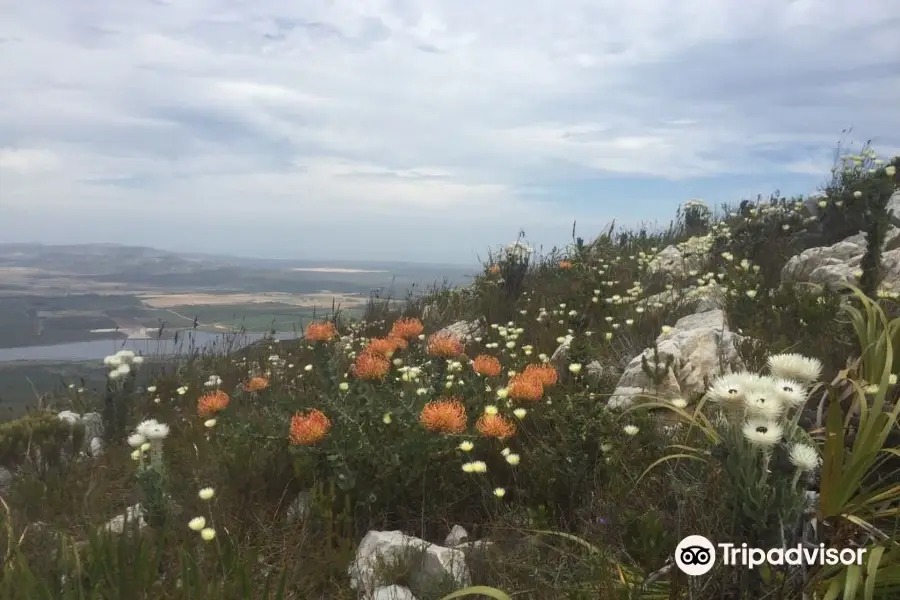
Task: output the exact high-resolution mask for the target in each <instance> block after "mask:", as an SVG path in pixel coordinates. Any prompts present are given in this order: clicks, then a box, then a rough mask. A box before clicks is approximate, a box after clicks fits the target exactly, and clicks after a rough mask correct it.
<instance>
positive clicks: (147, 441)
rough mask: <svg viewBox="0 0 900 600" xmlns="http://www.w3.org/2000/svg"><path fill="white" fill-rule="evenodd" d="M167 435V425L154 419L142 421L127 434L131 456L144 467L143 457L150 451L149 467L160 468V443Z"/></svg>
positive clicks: (159, 469)
mask: <svg viewBox="0 0 900 600" xmlns="http://www.w3.org/2000/svg"><path fill="white" fill-rule="evenodd" d="M168 435H169V426H168V425H166V424H165V423H160V422H159V421H157V420H156V419H147V420H146V421H142V422H141V423H140V424H139V425H138V426H137V427H135V429H134V432H133V433H132V434H131V435H129V436H128V445H129V446H131V448H132V449H133V451H132V453H131V458H132V459H133V460H135V461H137V462H138V465H139V467H141V468H144V467H145V466H146V465H145V462H144V457H145V455H146V453H147V452H149V453H150V467H152V468H154V469H156V470H158V471H161V470H162V443H163V440H164V439H166V437H167V436H168Z"/></svg>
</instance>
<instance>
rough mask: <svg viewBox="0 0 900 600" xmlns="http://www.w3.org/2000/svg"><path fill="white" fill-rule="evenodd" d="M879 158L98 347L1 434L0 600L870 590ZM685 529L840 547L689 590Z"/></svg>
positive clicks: (883, 352)
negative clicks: (284, 307)
mask: <svg viewBox="0 0 900 600" xmlns="http://www.w3.org/2000/svg"><path fill="white" fill-rule="evenodd" d="M898 163H900V161H898V159H894V160H893V162H892V163H890V164H885V163H884V162H883V161H880V160H878V159H877V158H876V157H875V156H874V155H873V154H872V153H871V151H869V150H868V149H864V150H863V152H862V154H861V155H858V156H847V157H842V159H841V161H840V163H839V164H838V166H837V167H836V170H835V173H834V179H833V181H831V182H830V183H829V184H828V185H827V186H826V187H825V189H824V191H823V194H822V195H821V196H820V197H818V198H816V199H812V200H810V199H803V198H792V199H787V198H781V197H777V196H776V197H772V198H770V199H768V200H759V201H757V202H744V203H742V204H741V205H740V206H739V207H737V208H734V209H728V208H725V209H724V211H714V210H712V209H710V208H709V207H707V206H706V205H704V204H703V203H701V202H697V201H693V202H690V203H688V204H686V205H685V206H684V207H683V209H682V210H681V211H680V212H679V216H678V219H677V220H676V222H675V223H673V224H672V226H671V227H670V228H669V229H668V230H666V231H664V232H656V233H653V232H647V231H639V232H637V233H634V232H628V231H617V230H615V229H614V228H610V230H609V231H608V232H605V233H604V234H603V235H600V236H599V237H597V238H596V239H595V240H593V241H589V242H586V241H584V240H581V239H576V240H575V241H574V243H573V245H572V246H571V247H570V248H567V249H555V250H553V251H551V252H549V253H546V254H539V253H537V252H534V251H533V250H532V249H531V248H529V247H528V245H527V242H526V239H525V238H524V236H520V237H519V239H517V241H516V243H515V244H513V245H512V246H510V247H509V248H507V249H505V250H502V251H500V252H495V253H493V254H491V255H490V256H489V257H488V260H487V261H486V264H485V265H484V266H483V271H482V272H481V273H480V274H479V275H478V276H477V277H475V279H474V281H473V283H472V284H471V285H470V286H468V287H466V288H463V289H446V288H441V289H434V290H433V291H432V292H431V293H429V294H427V295H425V296H424V297H421V298H413V297H410V298H409V299H407V300H406V301H393V300H386V299H376V298H373V300H372V301H371V302H370V304H369V306H368V310H367V312H366V315H365V317H364V318H363V319H361V320H349V319H345V318H343V317H342V316H341V315H340V314H335V315H331V316H330V317H329V318H327V319H324V320H321V321H319V322H315V323H313V324H311V325H309V326H308V327H307V328H306V330H305V332H304V333H303V336H302V337H301V338H300V339H294V340H280V341H278V340H274V339H267V340H265V341H264V342H262V343H259V344H255V345H252V346H250V347H249V348H246V349H243V350H241V351H239V352H237V353H233V354H230V355H225V354H217V353H206V354H193V355H190V356H185V357H181V358H179V359H177V360H172V361H171V362H170V363H168V364H166V365H165V368H160V367H159V366H158V365H157V364H156V363H152V362H150V361H148V362H146V363H143V364H142V361H141V360H140V357H134V356H133V355H129V354H120V355H117V356H113V357H109V358H108V359H107V361H106V363H107V366H108V367H109V368H110V380H109V383H108V386H107V389H106V390H104V391H102V393H101V394H99V395H98V396H97V397H96V398H92V397H91V395H90V393H89V392H88V391H85V392H84V393H79V395H78V406H71V405H66V404H65V399H60V400H59V402H57V403H56V406H55V409H56V410H67V409H72V410H73V411H74V412H66V413H62V414H63V417H64V418H60V417H59V416H57V414H56V413H55V411H50V410H49V408H44V409H42V411H40V412H35V413H33V414H29V415H28V416H26V417H24V418H22V419H20V420H17V421H13V422H9V423H5V424H3V425H0V459H2V465H3V466H4V468H5V469H6V470H5V471H4V472H3V473H0V475H4V477H3V478H2V480H0V485H2V487H0V493H2V499H3V502H2V507H0V508H2V512H0V522H2V526H3V531H4V532H5V535H4V536H3V539H2V540H0V558H2V566H0V568H2V571H0V597H2V598H7V599H10V600H21V599H32V598H33V599H35V600H56V599H62V600H69V599H76V598H77V599H81V598H84V599H88V598H91V599H93V598H104V599H108V600H131V599H151V598H152V599H157V598H158V599H184V600H187V599H201V600H206V599H222V600H224V599H260V600H263V599H270V598H279V599H288V598H290V599H297V600H308V599H318V598H322V599H326V598H327V599H340V598H348V599H349V598H358V597H368V598H373V597H374V598H395V597H396V598H418V599H419V600H428V599H434V600H438V599H442V598H454V597H461V596H464V595H468V596H471V597H481V598H485V597H487V598H536V599H544V598H546V599H555V598H560V599H562V598H569V599H572V598H574V599H585V600H587V599H597V598H600V599H636V598H659V599H663V598H668V599H691V600H707V599H708V600H720V599H734V600H738V599H741V600H744V599H746V600H758V599H761V598H766V599H773V600H774V599H795V598H796V599H801V598H806V599H810V600H813V599H816V600H831V599H838V598H843V599H845V600H851V599H854V600H855V599H857V598H859V599H864V600H874V599H876V598H880V599H884V600H888V599H891V598H898V597H900V483H898V481H900V477H898V473H900V471H898V469H900V452H898V451H897V446H898V437H900V427H898V413H900V404H898V402H897V398H898V396H900V386H898V384H897V375H898V374H900V310H898V303H897V298H898V292H900V267H898V265H900V257H898V256H894V254H893V253H895V252H896V250H895V245H894V243H893V240H895V239H897V231H896V230H895V229H894V228H893V225H892V215H891V209H892V206H891V203H892V195H893V194H895V190H896V189H897V183H898V178H897V166H898ZM893 198H895V199H896V198H897V196H896V195H894V196H893ZM860 232H862V235H861V236H860ZM853 236H855V237H853ZM848 238H852V239H853V240H855V241H846V242H845V241H844V240H847V239H848ZM839 242H841V243H843V244H844V245H843V246H841V248H840V252H835V251H833V249H831V248H829V247H830V246H832V245H833V244H836V243H839ZM855 249H857V250H858V252H857V251H856V250H855ZM136 359H137V360H136ZM138 369H144V370H147V369H153V372H152V373H150V375H151V381H152V385H151V386H149V387H147V388H141V387H139V386H137V385H136V383H135V379H134V378H135V373H136V371H137V370H138ZM145 376H147V373H146V372H144V373H142V380H143V377H145ZM93 411H96V412H93ZM95 414H96V415H97V416H96V417H95V416H94V415H95ZM95 419H99V420H100V421H101V422H102V425H103V427H102V429H103V431H102V432H101V431H98V429H97V428H96V427H94V420H95ZM86 432H87V433H86ZM104 432H105V433H104ZM448 534H449V535H448ZM688 535H702V536H705V537H707V538H709V539H710V540H713V541H714V542H717V543H720V542H721V543H733V544H736V545H737V546H740V545H741V544H743V543H746V544H748V545H749V546H752V547H761V548H788V547H796V546H797V545H801V546H806V547H809V548H819V547H828V548H854V549H862V550H865V552H863V553H862V554H863V557H864V560H863V563H862V564H861V565H842V564H837V565H830V564H810V565H792V564H787V565H779V564H768V565H763V566H760V567H757V568H755V569H752V570H751V569H745V568H740V567H732V566H727V565H724V564H721V563H717V564H716V565H715V566H714V567H713V568H712V569H711V570H710V571H709V572H708V573H706V574H705V575H702V576H697V577H690V576H688V575H686V574H685V573H682V572H681V571H680V570H679V569H678V568H677V567H676V566H675V563H674V552H675V548H676V546H677V545H678V543H679V541H680V540H681V539H682V538H685V537H687V536H688Z"/></svg>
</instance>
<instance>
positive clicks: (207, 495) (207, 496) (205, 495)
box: [197, 487, 216, 500]
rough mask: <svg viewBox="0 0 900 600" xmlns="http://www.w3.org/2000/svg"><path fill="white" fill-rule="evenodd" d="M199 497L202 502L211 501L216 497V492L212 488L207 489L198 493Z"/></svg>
mask: <svg viewBox="0 0 900 600" xmlns="http://www.w3.org/2000/svg"><path fill="white" fill-rule="evenodd" d="M197 495H198V496H199V497H200V499H201V500H211V499H212V497H213V496H215V495H216V490H214V489H212V488H211V487H205V488H203V489H202V490H200V491H199V492H197Z"/></svg>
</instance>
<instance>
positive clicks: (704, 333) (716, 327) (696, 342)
mask: <svg viewBox="0 0 900 600" xmlns="http://www.w3.org/2000/svg"><path fill="white" fill-rule="evenodd" d="M739 339H740V338H739V336H737V335H736V334H734V333H732V332H731V331H729V330H728V328H727V327H726V326H725V315H724V313H723V312H722V311H721V310H719V309H715V310H708V311H704V312H700V313H696V314H693V315H689V316H687V317H683V318H681V319H679V320H678V322H677V323H676V324H675V326H674V327H673V328H672V329H671V330H670V331H669V332H667V333H663V334H660V335H659V337H657V338H656V349H657V353H658V358H659V361H660V363H662V364H665V362H666V361H667V360H669V359H670V360H671V363H672V365H671V366H672V368H670V369H669V370H668V371H667V372H666V374H665V375H664V376H663V377H662V380H661V381H660V382H659V383H658V384H654V383H653V382H652V381H651V380H650V378H649V377H647V374H646V373H644V369H643V365H642V357H646V359H647V360H648V361H649V362H650V363H651V366H652V362H653V348H647V349H646V350H644V352H642V353H641V354H639V355H638V356H636V357H634V358H633V359H632V360H631V361H630V362H629V363H628V366H627V367H626V368H625V372H624V373H623V374H622V376H621V377H620V378H619V382H618V385H617V386H616V389H615V391H614V392H613V394H612V397H611V398H610V400H609V402H608V403H607V407H609V408H622V407H626V406H628V405H630V404H631V403H632V402H633V401H634V399H635V398H636V397H638V396H642V395H646V396H648V397H655V398H660V399H666V400H671V399H673V398H677V397H689V396H691V395H694V394H698V393H701V392H703V391H704V390H705V389H706V380H707V379H712V378H713V377H715V376H717V375H720V374H722V373H723V372H728V371H729V370H731V369H732V368H733V367H735V366H737V365H738V364H739V362H740V358H739V356H738V353H737V349H736V347H735V344H736V342H737V341H738V340H739Z"/></svg>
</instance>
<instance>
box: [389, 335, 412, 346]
mask: <svg viewBox="0 0 900 600" xmlns="http://www.w3.org/2000/svg"><path fill="white" fill-rule="evenodd" d="M387 339H388V340H389V341H390V342H391V343H392V344H394V348H396V349H397V350H406V349H407V348H409V342H407V341H406V338H404V337H400V336H399V335H397V334H395V333H393V332H392V333H390V334H388V336H387Z"/></svg>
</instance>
